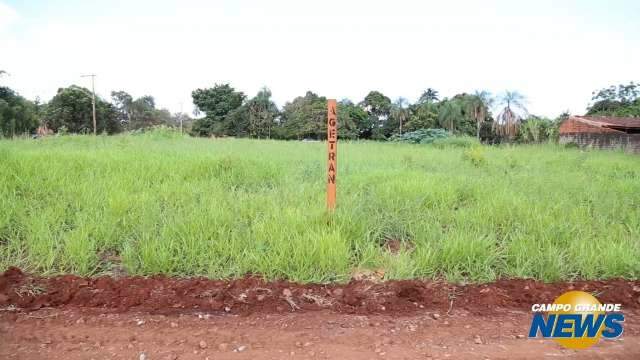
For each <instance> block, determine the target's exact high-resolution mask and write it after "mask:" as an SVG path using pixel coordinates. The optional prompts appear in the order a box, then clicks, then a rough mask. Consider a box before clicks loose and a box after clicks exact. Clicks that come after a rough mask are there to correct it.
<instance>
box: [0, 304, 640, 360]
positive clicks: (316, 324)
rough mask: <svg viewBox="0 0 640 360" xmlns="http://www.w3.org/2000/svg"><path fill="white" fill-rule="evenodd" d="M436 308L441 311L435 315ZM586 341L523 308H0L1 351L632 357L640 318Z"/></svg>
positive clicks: (81, 355) (88, 355)
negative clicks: (562, 336) (558, 335)
mask: <svg viewBox="0 0 640 360" xmlns="http://www.w3.org/2000/svg"><path fill="white" fill-rule="evenodd" d="M434 314H438V315H440V316H438V315H434ZM637 318H638V317H637V313H634V314H627V319H628V320H627V321H626V323H625V332H624V335H623V337H622V338H621V339H619V340H615V341H606V340H601V341H600V343H599V344H597V345H596V346H595V347H593V348H591V349H589V350H580V351H576V350H566V349H564V348H562V347H561V346H560V345H558V344H556V343H555V342H554V341H552V340H541V339H528V338H526V337H525V335H526V332H527V329H528V326H529V322H530V314H529V313H526V312H517V311H508V312H507V313H504V314H501V315H496V316H478V315H473V314H470V313H469V312H466V311H456V312H455V313H454V314H452V315H450V316H447V315H444V314H439V313H433V312H430V311H424V312H420V313H416V314H413V315H411V316H406V317H404V316H387V315H348V314H336V313H334V312H331V311H311V312H305V313H289V314H252V315H248V316H246V315H229V314H226V315H222V314H217V315H206V314H198V313H193V314H188V315H187V314H182V315H168V316H166V315H149V314H146V313H137V312H126V313H105V312H104V311H97V310H88V309H67V310H61V309H53V310H39V311H35V312H30V313H15V312H9V311H4V312H3V313H2V314H0V358H2V359H54V360H56V359H69V360H71V359H96V360H98V359H143V358H144V359H165V360H168V359H210V360H213V359H540V358H559V357H573V358H576V359H618V358H619V359H639V358H640V323H638V321H637Z"/></svg>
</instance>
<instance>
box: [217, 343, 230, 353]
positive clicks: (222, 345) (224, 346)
mask: <svg viewBox="0 0 640 360" xmlns="http://www.w3.org/2000/svg"><path fill="white" fill-rule="evenodd" d="M218 350H220V351H227V350H229V344H227V343H220V344H218Z"/></svg>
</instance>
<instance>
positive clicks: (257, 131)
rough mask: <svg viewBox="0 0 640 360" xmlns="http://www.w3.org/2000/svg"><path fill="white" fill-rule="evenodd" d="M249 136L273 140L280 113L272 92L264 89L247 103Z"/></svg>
mask: <svg viewBox="0 0 640 360" xmlns="http://www.w3.org/2000/svg"><path fill="white" fill-rule="evenodd" d="M245 106H246V107H247V116H248V125H249V135H250V136H251V137H266V138H268V139H270V138H271V130H272V128H273V127H274V126H275V125H276V119H277V118H278V116H279V114H280V112H279V111H278V107H277V106H276V104H275V103H274V102H273V101H272V100H271V90H269V89H268V88H266V87H264V88H262V89H261V90H260V91H259V92H258V94H256V96H254V97H253V98H251V99H250V100H249V101H247V103H246V105H245Z"/></svg>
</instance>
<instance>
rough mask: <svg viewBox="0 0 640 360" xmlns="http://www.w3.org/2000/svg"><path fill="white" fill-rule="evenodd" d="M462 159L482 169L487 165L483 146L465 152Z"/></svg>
mask: <svg viewBox="0 0 640 360" xmlns="http://www.w3.org/2000/svg"><path fill="white" fill-rule="evenodd" d="M462 159H464V160H465V161H469V162H470V163H471V164H473V166H476V167H480V166H484V165H486V164H487V158H486V156H485V155H484V148H483V147H482V146H474V147H472V148H469V149H467V150H465V151H464V152H463V153H462Z"/></svg>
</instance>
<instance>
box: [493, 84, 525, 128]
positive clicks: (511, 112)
mask: <svg viewBox="0 0 640 360" xmlns="http://www.w3.org/2000/svg"><path fill="white" fill-rule="evenodd" d="M499 102H500V105H504V108H503V109H502V110H501V111H500V113H499V114H498V116H496V121H495V123H494V126H495V129H496V132H497V133H498V134H499V135H502V136H506V137H508V138H510V139H512V138H514V137H515V136H516V135H517V134H518V127H519V126H520V122H521V121H522V119H523V117H524V116H523V115H526V114H527V108H526V107H525V103H526V99H525V97H524V96H523V95H522V94H520V93H519V92H517V91H505V93H504V94H503V95H502V96H501V97H500V98H499Z"/></svg>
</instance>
